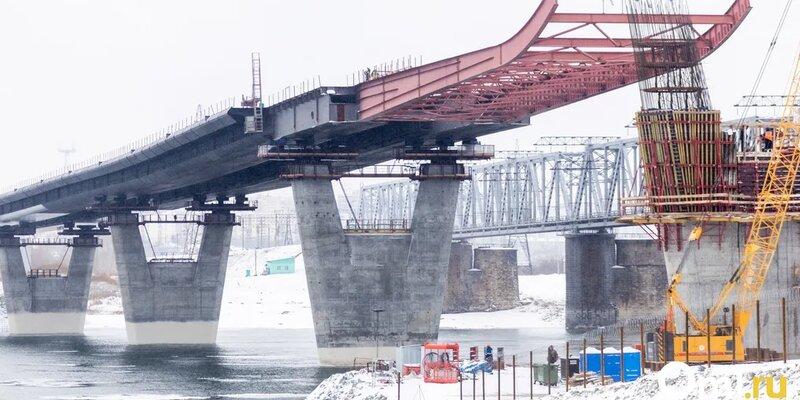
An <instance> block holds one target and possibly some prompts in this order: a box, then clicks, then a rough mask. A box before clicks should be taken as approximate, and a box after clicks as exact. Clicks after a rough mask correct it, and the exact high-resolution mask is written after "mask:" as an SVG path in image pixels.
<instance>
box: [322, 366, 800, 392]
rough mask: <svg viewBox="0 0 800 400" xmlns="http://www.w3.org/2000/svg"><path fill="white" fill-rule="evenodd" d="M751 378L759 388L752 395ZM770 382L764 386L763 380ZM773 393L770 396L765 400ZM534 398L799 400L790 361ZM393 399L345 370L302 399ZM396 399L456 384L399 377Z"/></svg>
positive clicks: (685, 369) (680, 370) (493, 379)
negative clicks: (779, 399) (748, 399)
mask: <svg viewBox="0 0 800 400" xmlns="http://www.w3.org/2000/svg"><path fill="white" fill-rule="evenodd" d="M529 377H530V375H529V374H528V370H527V369H526V368H518V369H517V390H516V395H517V398H528V397H529V396H530V389H529V388H530V386H529V384H528V382H529ZM754 377H756V378H757V379H760V382H761V384H760V385H757V388H756V389H755V390H754V385H753V382H754V380H753V379H754ZM770 377H772V379H773V381H772V382H771V384H770V381H769V378H770ZM780 377H785V378H786V379H785V391H784V390H783V389H781V381H780ZM500 382H501V395H502V398H503V399H511V398H512V384H511V382H512V377H511V370H509V369H506V370H505V371H503V372H502V373H501V376H500ZM482 383H484V382H481V381H480V378H478V382H477V384H476V388H477V390H476V393H477V397H479V398H480V397H481V385H482ZM485 384H486V394H487V396H488V397H490V398H493V399H494V398H497V375H496V374H495V375H491V376H489V375H487V377H486V382H485ZM768 389H773V390H774V391H773V395H774V397H769V396H768V391H767V390H768ZM463 391H464V392H463V393H464V398H472V382H471V381H465V382H464V384H463ZM533 394H534V397H536V398H543V399H552V400H567V399H570V400H571V399H593V400H594V399H597V400H612V399H613V400H640V399H648V400H681V399H687V400H689V399H692V400H694V399H746V398H753V399H754V398H781V399H800V362H799V361H791V362H789V363H788V364H783V363H782V362H773V363H764V364H746V365H714V366H712V367H711V368H706V367H705V366H695V367H689V366H687V365H686V364H683V363H679V362H675V363H670V364H668V365H667V366H666V367H665V368H664V369H663V370H661V371H660V372H658V373H655V374H652V375H647V376H645V377H642V378H641V379H639V380H637V381H635V382H629V383H616V384H612V385H607V386H592V387H588V388H586V389H583V388H572V389H570V391H569V392H568V393H566V392H565V391H564V386H563V385H560V386H558V387H554V388H552V395H550V396H548V395H547V387H546V386H539V385H534V393H533ZM396 398H397V384H396V383H394V382H392V381H391V380H389V379H386V378H383V379H374V378H373V376H372V375H371V374H370V373H368V372H366V371H351V372H348V373H345V374H336V375H333V376H331V377H330V378H328V379H327V380H326V381H324V382H323V383H322V384H320V386H319V387H318V388H317V389H316V390H315V391H314V392H313V393H312V394H311V395H309V397H308V398H307V400H340V399H342V400H343V399H369V400H393V399H396ZM401 398H402V399H412V400H421V399H458V398H459V385H458V384H449V385H439V384H426V383H423V382H422V380H421V379H418V378H405V379H404V381H403V384H402V385H401Z"/></svg>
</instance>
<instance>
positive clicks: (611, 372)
mask: <svg viewBox="0 0 800 400" xmlns="http://www.w3.org/2000/svg"><path fill="white" fill-rule="evenodd" d="M619 360H620V354H619V350H617V349H615V348H613V347H606V348H605V349H603V374H604V375H606V376H610V377H611V378H612V379H614V382H619Z"/></svg>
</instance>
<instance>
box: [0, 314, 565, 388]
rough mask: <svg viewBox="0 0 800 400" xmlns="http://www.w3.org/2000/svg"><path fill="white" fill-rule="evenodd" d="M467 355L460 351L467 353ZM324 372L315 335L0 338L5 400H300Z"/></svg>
mask: <svg viewBox="0 0 800 400" xmlns="http://www.w3.org/2000/svg"><path fill="white" fill-rule="evenodd" d="M563 338H564V332H563V328H560V327H559V328H552V329H524V330H513V329H512V330H459V331H447V330H445V331H442V332H441V334H440V339H441V340H442V341H456V342H460V343H461V345H462V348H465V347H467V346H471V345H481V346H483V345H486V344H492V345H493V346H504V347H506V354H507V355H509V354H512V353H526V352H527V351H528V350H529V349H536V350H537V353H539V352H541V351H543V349H544V348H546V346H547V345H548V344H556V343H559V342H560V341H562V340H563ZM464 353H465V351H462V354H464ZM342 371H344V370H342V369H337V368H328V367H320V366H319V365H318V363H317V359H316V348H315V343H314V333H313V331H312V330H287V329H250V330H223V331H220V334H219V338H218V343H217V345H215V346H210V347H208V346H204V347H193V346H176V347H164V346H158V347H141V346H127V345H126V340H125V332H124V330H122V329H94V330H91V331H87V335H86V337H82V338H8V337H0V399H2V400H6V399H8V400H17V399H24V400H27V399H65V400H66V399H70V400H73V399H74V400H78V399H81V400H116V399H147V400H166V399H231V398H233V399H302V398H305V396H306V395H307V394H308V393H310V392H311V391H312V390H314V388H315V387H316V386H317V385H318V384H319V383H320V382H321V381H323V380H324V379H326V378H327V377H328V376H330V375H331V374H334V373H337V372H342Z"/></svg>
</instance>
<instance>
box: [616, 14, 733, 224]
mask: <svg viewBox="0 0 800 400" xmlns="http://www.w3.org/2000/svg"><path fill="white" fill-rule="evenodd" d="M627 8H628V15H629V17H628V18H629V25H630V30H631V40H632V46H633V48H634V57H635V60H636V70H637V74H638V77H639V80H640V83H639V87H640V89H641V90H640V92H641V99H642V111H641V112H639V113H637V115H636V122H637V126H638V130H639V142H640V145H641V148H642V149H641V155H642V163H643V166H644V170H645V185H646V187H647V193H648V196H650V202H651V206H652V208H653V211H655V212H698V211H703V212H705V211H724V210H726V209H727V208H728V207H727V206H723V205H721V203H722V201H724V199H722V198H720V197H719V196H720V195H724V194H728V193H731V192H732V191H733V190H734V189H735V183H736V175H735V174H736V161H735V142H734V140H733V138H731V137H729V136H728V135H726V134H725V133H724V132H723V131H722V129H721V127H720V114H719V111H714V110H712V109H711V100H710V98H709V95H708V90H707V86H706V81H705V75H704V73H703V67H702V65H701V64H700V55H699V52H698V49H697V41H698V34H697V31H696V30H695V29H694V28H693V27H692V24H691V23H690V21H689V18H688V16H687V15H688V14H689V13H688V6H687V4H686V1H685V0H629V1H628V3H627Z"/></svg>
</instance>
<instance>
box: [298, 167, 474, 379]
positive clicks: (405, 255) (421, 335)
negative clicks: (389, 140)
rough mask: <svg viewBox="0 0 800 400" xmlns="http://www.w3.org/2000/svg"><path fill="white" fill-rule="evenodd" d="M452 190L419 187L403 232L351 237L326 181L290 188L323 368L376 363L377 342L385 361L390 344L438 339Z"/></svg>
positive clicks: (435, 184)
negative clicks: (413, 207) (406, 227)
mask: <svg viewBox="0 0 800 400" xmlns="http://www.w3.org/2000/svg"><path fill="white" fill-rule="evenodd" d="M309 167H310V168H317V170H316V172H317V173H319V168H320V166H309ZM450 167H452V168H454V169H455V168H463V167H460V166H457V165H452V166H445V168H450ZM462 171H463V169H462ZM440 172H441V171H439V170H437V174H439V175H442V174H441V173H440ZM446 172H452V171H446ZM458 186H459V182H458V181H456V180H453V179H428V180H423V181H421V182H420V185H419V192H418V194H417V200H416V207H415V209H414V215H413V219H412V221H411V224H410V230H408V231H403V232H381V231H369V230H368V229H364V230H362V231H361V232H359V233H352V232H346V231H345V230H344V229H343V228H342V223H341V219H340V215H339V211H338V207H337V205H336V199H335V198H334V194H333V187H332V185H331V182H330V180H328V179H321V178H306V179H298V180H294V181H293V182H292V188H293V192H294V200H295V209H296V212H297V219H298V228H299V231H300V238H301V244H302V248H303V258H304V260H305V265H306V274H307V279H308V290H309V295H310V300H311V310H312V314H313V317H314V330H315V333H316V340H317V348H318V356H319V360H320V363H321V364H323V365H337V366H353V364H354V362H355V363H357V364H363V363H365V362H366V361H368V360H372V359H374V358H375V345H376V343H375V339H376V336H377V338H378V340H379V342H380V343H379V344H378V346H379V347H382V348H384V350H383V351H382V352H381V357H383V358H386V359H389V360H391V359H394V357H395V352H394V350H393V349H394V347H396V346H402V345H419V344H422V343H424V342H426V341H430V340H436V339H437V337H438V333H439V320H440V317H441V313H442V301H443V295H444V282H445V277H446V274H447V266H448V260H449V257H450V241H451V238H452V230H453V219H454V217H455V207H454V204H455V201H456V196H457V195H458ZM375 310H383V311H382V312H379V313H376V312H375ZM390 349H391V351H390Z"/></svg>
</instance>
